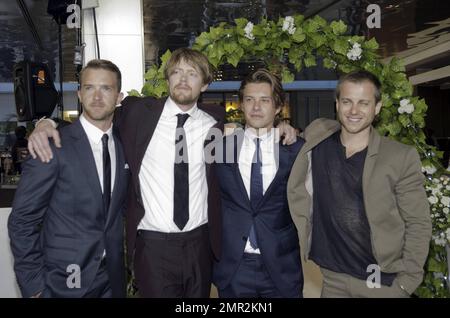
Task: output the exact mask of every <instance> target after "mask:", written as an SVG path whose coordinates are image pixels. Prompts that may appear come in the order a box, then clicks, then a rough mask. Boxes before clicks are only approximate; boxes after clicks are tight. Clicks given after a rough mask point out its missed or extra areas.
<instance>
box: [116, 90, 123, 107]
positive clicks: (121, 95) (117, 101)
mask: <svg viewBox="0 0 450 318" xmlns="http://www.w3.org/2000/svg"><path fill="white" fill-rule="evenodd" d="M122 100H123V93H122V92H120V93H119V95H118V96H117V100H116V105H119V104H120V103H121V102H122Z"/></svg>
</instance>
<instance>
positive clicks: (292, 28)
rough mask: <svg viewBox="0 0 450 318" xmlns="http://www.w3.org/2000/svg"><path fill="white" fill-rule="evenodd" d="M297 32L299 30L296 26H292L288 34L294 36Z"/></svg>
mask: <svg viewBox="0 0 450 318" xmlns="http://www.w3.org/2000/svg"><path fill="white" fill-rule="evenodd" d="M295 30H297V29H296V28H295V27H294V26H291V27H290V28H289V29H288V33H289V34H291V35H292V34H294V33H295Z"/></svg>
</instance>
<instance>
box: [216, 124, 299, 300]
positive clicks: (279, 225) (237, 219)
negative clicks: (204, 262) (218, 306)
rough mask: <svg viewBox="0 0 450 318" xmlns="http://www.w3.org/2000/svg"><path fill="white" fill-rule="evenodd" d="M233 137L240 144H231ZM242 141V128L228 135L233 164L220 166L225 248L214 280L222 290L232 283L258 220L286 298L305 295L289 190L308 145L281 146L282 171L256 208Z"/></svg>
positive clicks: (264, 250)
mask: <svg viewBox="0 0 450 318" xmlns="http://www.w3.org/2000/svg"><path fill="white" fill-rule="evenodd" d="M233 138H234V139H235V140H236V141H237V142H234V143H231V142H229V141H230V140H231V139H233ZM242 140H243V130H238V132H236V133H234V134H233V135H231V136H228V137H225V138H224V145H223V149H224V152H225V153H224V154H223V155H224V156H225V157H226V158H227V159H230V158H233V160H232V161H233V163H227V162H224V163H218V164H216V171H217V177H218V180H219V183H220V190H221V191H220V192H221V202H222V247H223V249H222V258H221V260H220V262H216V263H215V264H214V271H213V282H214V284H215V285H216V286H217V287H218V288H219V289H224V288H226V287H227V285H228V284H229V283H230V280H231V278H232V277H233V275H234V273H235V272H236V270H237V269H238V266H239V263H240V262H241V260H242V257H243V253H244V248H245V244H246V242H247V237H248V235H249V232H250V227H251V226H252V224H253V222H254V224H255V231H256V236H257V238H258V246H259V249H260V251H261V256H262V258H263V261H264V264H265V266H266V268H267V270H268V272H269V274H270V276H271V278H272V280H273V282H274V283H275V286H276V287H277V288H278V290H279V291H280V292H281V294H282V295H283V296H285V297H293V296H294V295H299V294H300V295H301V294H302V289H303V273H302V265H301V260H300V247H299V242H298V235H297V229H296V227H295V225H294V223H293V221H292V219H291V215H290V213H289V207H288V202H287V191H286V186H287V181H288V177H289V174H290V171H291V167H292V165H293V163H294V160H295V158H296V157H297V154H298V152H299V150H300V148H301V146H302V145H303V143H304V141H303V140H298V141H297V142H296V143H294V144H292V145H290V146H282V145H281V144H280V146H279V148H278V149H279V162H278V165H279V166H278V171H277V173H276V175H275V178H274V179H273V181H272V183H271V184H270V186H269V187H268V188H267V190H266V192H265V194H264V197H263V198H262V199H261V201H260V202H259V204H257V207H256V209H253V208H252V205H251V203H250V200H249V197H248V195H247V191H246V189H245V186H244V183H243V180H242V177H241V174H240V172H239V164H238V156H239V153H240V148H241V145H242ZM233 145H234V146H233ZM230 146H231V147H230ZM276 148H277V147H276ZM230 151H232V152H233V154H232V155H230ZM224 161H225V160H224ZM228 161H229V160H228Z"/></svg>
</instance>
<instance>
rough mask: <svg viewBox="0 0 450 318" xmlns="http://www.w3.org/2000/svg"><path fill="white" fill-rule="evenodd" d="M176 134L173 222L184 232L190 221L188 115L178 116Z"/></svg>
mask: <svg viewBox="0 0 450 318" xmlns="http://www.w3.org/2000/svg"><path fill="white" fill-rule="evenodd" d="M177 117H178V120H177V129H176V133H175V166H174V189H173V221H174V222H175V224H176V225H177V226H178V228H179V229H180V230H183V228H184V226H185V225H186V223H187V221H188V220H189V165H188V160H187V159H188V153H187V143H186V131H185V130H184V128H183V125H184V123H185V122H186V120H187V119H188V117H189V115H188V114H177Z"/></svg>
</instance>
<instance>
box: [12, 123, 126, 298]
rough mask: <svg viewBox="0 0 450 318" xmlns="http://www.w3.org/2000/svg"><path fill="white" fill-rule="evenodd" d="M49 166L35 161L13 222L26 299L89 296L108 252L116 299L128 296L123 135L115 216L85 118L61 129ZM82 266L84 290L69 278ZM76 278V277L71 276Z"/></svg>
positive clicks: (16, 257)
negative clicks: (72, 284)
mask: <svg viewBox="0 0 450 318" xmlns="http://www.w3.org/2000/svg"><path fill="white" fill-rule="evenodd" d="M60 135H61V142H62V145H63V146H62V148H55V147H53V149H52V150H53V154H54V157H53V159H52V160H51V161H50V163H41V161H40V160H38V159H36V160H35V159H29V160H27V161H26V162H25V163H24V165H23V175H22V177H21V180H20V183H19V187H18V189H17V192H16V196H15V198H14V202H13V209H12V212H11V215H10V217H9V220H8V230H9V236H10V239H11V249H12V252H13V255H14V260H15V262H14V270H15V273H16V277H17V281H18V284H19V286H20V289H21V291H22V296H23V297H30V296H32V295H34V294H36V293H38V292H40V291H42V296H43V297H83V295H84V294H85V293H86V292H87V291H88V290H89V287H90V286H91V284H92V282H93V280H94V278H95V275H96V273H97V271H98V268H99V266H100V262H101V259H102V256H103V251H106V260H107V262H106V266H107V272H108V274H109V279H110V284H111V288H112V293H113V297H125V295H126V293H125V292H126V288H125V286H126V279H125V265H124V251H123V247H124V243H123V232H124V231H123V217H124V213H125V198H126V189H127V184H128V177H129V176H128V175H129V172H128V170H127V169H126V167H125V158H124V155H123V149H122V145H121V143H120V141H119V139H118V138H117V137H116V136H114V142H115V148H116V175H115V183H114V185H113V193H112V196H111V203H110V208H109V211H108V213H107V214H106V215H105V213H104V211H103V203H102V190H101V185H100V183H99V178H98V174H97V169H96V166H95V160H94V156H93V154H92V149H91V146H90V144H89V140H88V137H87V135H86V133H85V132H84V129H83V127H82V126H81V123H80V122H79V121H76V122H75V123H73V124H72V125H69V126H66V127H63V128H61V130H60ZM71 264H75V265H78V266H79V268H80V281H81V284H80V286H79V287H80V288H69V287H68V286H67V280H69V281H70V282H75V280H73V279H71V277H70V275H71V274H74V273H75V271H74V270H73V269H72V268H70V267H69V268H68V266H70V265H71ZM72 277H73V276H72Z"/></svg>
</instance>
